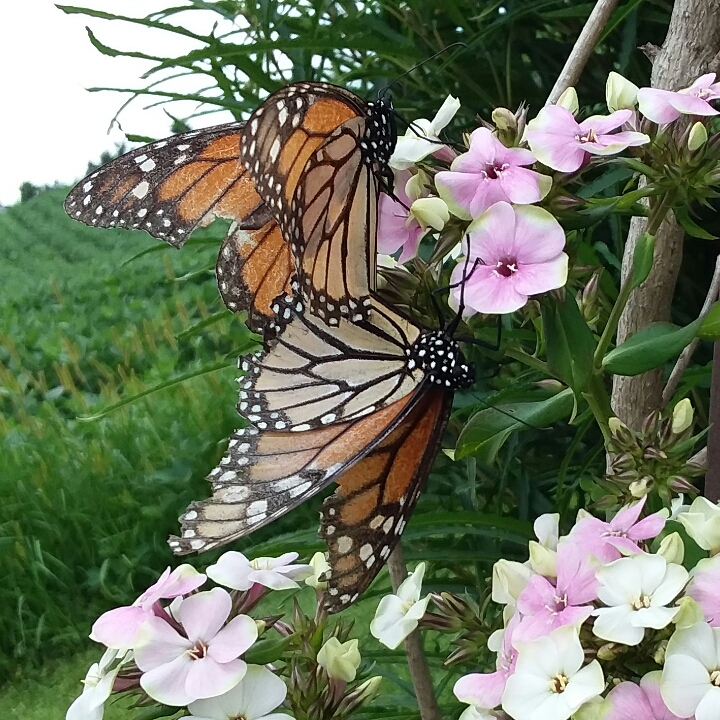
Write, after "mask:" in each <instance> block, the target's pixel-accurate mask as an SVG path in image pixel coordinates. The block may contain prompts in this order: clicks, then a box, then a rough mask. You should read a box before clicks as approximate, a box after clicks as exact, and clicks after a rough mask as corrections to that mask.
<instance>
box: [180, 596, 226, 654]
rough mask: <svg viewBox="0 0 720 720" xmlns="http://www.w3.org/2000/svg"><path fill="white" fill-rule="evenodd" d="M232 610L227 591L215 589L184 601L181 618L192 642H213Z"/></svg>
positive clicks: (181, 607)
mask: <svg viewBox="0 0 720 720" xmlns="http://www.w3.org/2000/svg"><path fill="white" fill-rule="evenodd" d="M231 609H232V599H231V598H230V594H229V593H228V592H227V590H223V589H222V588H217V587H216V588H213V589H212V590H206V591H205V592H200V593H197V595H191V596H190V597H188V598H185V600H183V603H182V605H181V606H180V610H179V616H180V622H181V623H182V626H183V627H184V628H185V631H186V632H187V635H188V638H189V640H190V641H191V642H193V643H194V642H196V641H197V640H205V641H209V640H211V639H212V638H213V637H214V636H215V635H217V633H218V631H219V630H220V628H221V627H222V626H223V623H224V622H225V621H226V620H227V618H228V615H230V610H231Z"/></svg>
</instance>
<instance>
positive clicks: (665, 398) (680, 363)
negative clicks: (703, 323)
mask: <svg viewBox="0 0 720 720" xmlns="http://www.w3.org/2000/svg"><path fill="white" fill-rule="evenodd" d="M718 293H720V255H718V258H717V260H716V261H715V272H714V273H713V276H712V280H711V281H710V288H709V289H708V292H707V295H706V296H705V302H704V303H703V306H702V309H701V310H700V315H699V316H698V317H699V318H701V319H703V318H705V316H706V315H707V314H708V313H709V312H710V308H711V307H712V306H713V303H714V302H715V300H717V297H718ZM699 342H700V339H699V338H695V339H694V340H693V341H692V342H691V343H690V344H689V345H688V346H687V347H686V348H685V349H684V350H683V351H682V353H681V354H680V357H679V358H678V359H677V362H676V363H675V367H674V368H673V369H672V372H671V373H670V377H669V378H668V381H667V383H666V384H665V389H664V390H663V394H662V407H665V406H666V405H667V404H668V403H669V402H670V400H672V396H673V394H674V393H675V390H677V386H678V385H679V384H680V380H682V376H683V374H684V373H685V371H686V370H687V368H688V365H690V361H691V360H692V356H693V353H694V352H695V348H697V346H698V343H699Z"/></svg>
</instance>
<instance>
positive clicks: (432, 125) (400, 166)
mask: <svg viewBox="0 0 720 720" xmlns="http://www.w3.org/2000/svg"><path fill="white" fill-rule="evenodd" d="M459 109H460V101H459V100H458V99H457V98H454V97H453V96H452V95H448V97H447V98H446V99H445V102H444V103H443V104H442V106H441V107H440V109H439V110H438V111H437V114H436V115H435V117H434V118H433V119H432V120H426V119H425V118H420V119H418V120H413V122H412V123H411V126H410V127H409V128H408V129H407V130H406V132H405V135H403V136H402V137H399V138H398V140H397V145H396V146H395V152H393V154H392V157H391V158H390V162H389V165H390V167H391V168H393V169H394V170H406V169H407V168H409V167H412V166H413V165H414V164H415V163H416V162H418V161H419V160H422V159H423V158H426V157H427V156H428V155H432V154H433V153H434V152H437V151H438V150H440V149H441V148H443V147H446V146H445V145H443V144H442V143H441V142H440V140H439V138H438V135H439V134H440V132H442V130H444V129H445V127H446V126H447V125H448V123H449V122H450V121H451V120H452V119H453V118H454V117H455V113H457V111H458V110H459Z"/></svg>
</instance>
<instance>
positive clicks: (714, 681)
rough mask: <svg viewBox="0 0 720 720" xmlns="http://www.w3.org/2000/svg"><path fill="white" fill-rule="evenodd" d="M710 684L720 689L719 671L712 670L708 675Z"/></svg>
mask: <svg viewBox="0 0 720 720" xmlns="http://www.w3.org/2000/svg"><path fill="white" fill-rule="evenodd" d="M710 684H711V685H714V686H715V687H720V670H713V671H712V672H711V673H710Z"/></svg>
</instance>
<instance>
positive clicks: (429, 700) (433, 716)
mask: <svg viewBox="0 0 720 720" xmlns="http://www.w3.org/2000/svg"><path fill="white" fill-rule="evenodd" d="M387 565H388V570H389V571H390V581H391V582H392V587H393V591H397V589H398V588H399V587H400V585H401V584H402V583H403V581H404V580H405V579H406V578H407V576H408V571H407V566H406V565H405V558H404V556H403V551H402V546H401V545H400V543H398V544H397V545H396V546H395V549H394V550H393V551H392V553H390V557H389V558H388V564H387ZM405 655H406V656H407V662H408V668H409V670H410V678H411V679H412V684H413V687H414V688H415V697H416V698H417V701H418V707H419V709H420V717H421V718H422V720H443V718H442V715H441V714H440V708H439V707H438V703H437V699H436V698H435V689H434V688H433V682H432V676H431V675H430V668H429V667H428V662H427V658H426V657H425V651H424V650H423V646H422V639H421V637H420V633H419V632H418V631H417V630H414V631H413V632H411V633H410V635H408V636H407V638H405Z"/></svg>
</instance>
